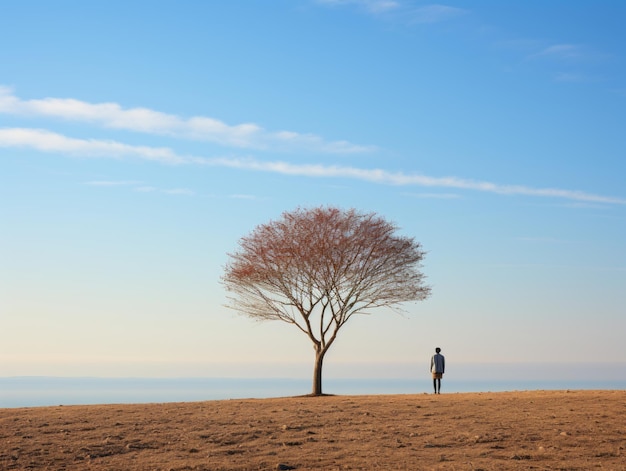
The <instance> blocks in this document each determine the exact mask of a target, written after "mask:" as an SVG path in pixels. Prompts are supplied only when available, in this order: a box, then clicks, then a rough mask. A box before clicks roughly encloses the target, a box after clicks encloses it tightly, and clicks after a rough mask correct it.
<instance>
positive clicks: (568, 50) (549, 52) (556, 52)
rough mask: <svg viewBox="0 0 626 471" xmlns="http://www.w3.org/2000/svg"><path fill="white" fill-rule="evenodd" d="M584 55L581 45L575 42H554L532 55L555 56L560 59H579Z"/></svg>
mask: <svg viewBox="0 0 626 471" xmlns="http://www.w3.org/2000/svg"><path fill="white" fill-rule="evenodd" d="M581 56H582V50H581V48H580V46H576V45H574V44H554V45H552V46H548V47H546V48H544V49H542V50H541V51H539V52H537V53H536V54H533V55H532V56H531V57H548V58H549V57H553V58H559V59H578V58H580V57H581Z"/></svg>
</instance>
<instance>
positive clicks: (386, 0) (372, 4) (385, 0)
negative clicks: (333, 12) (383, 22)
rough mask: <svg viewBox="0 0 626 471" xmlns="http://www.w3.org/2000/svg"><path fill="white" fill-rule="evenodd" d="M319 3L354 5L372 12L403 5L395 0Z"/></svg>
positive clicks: (326, 0)
mask: <svg viewBox="0 0 626 471" xmlns="http://www.w3.org/2000/svg"><path fill="white" fill-rule="evenodd" d="M317 3H320V4H323V5H331V6H344V5H354V6H358V7H360V8H363V9H365V10H366V11H368V12H370V13H383V12H388V11H390V10H396V9H398V8H400V7H401V3H400V2H399V1H395V0H317Z"/></svg>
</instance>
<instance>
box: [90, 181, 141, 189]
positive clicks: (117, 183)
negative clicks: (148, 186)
mask: <svg viewBox="0 0 626 471" xmlns="http://www.w3.org/2000/svg"><path fill="white" fill-rule="evenodd" d="M139 183H141V182H138V181H135V180H119V181H116V180H95V181H90V182H86V183H85V185H89V186H106V187H110V186H134V185H138V184H139Z"/></svg>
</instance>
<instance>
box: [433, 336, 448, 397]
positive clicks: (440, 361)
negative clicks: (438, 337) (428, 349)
mask: <svg viewBox="0 0 626 471" xmlns="http://www.w3.org/2000/svg"><path fill="white" fill-rule="evenodd" d="M439 352H441V348H439V347H437V348H435V354H434V355H433V356H432V357H431V358H430V372H431V373H432V374H433V387H434V388H435V394H441V378H443V374H444V373H445V371H446V359H445V357H444V356H443V355H442V354H441V353H439Z"/></svg>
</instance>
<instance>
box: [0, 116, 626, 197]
mask: <svg viewBox="0 0 626 471" xmlns="http://www.w3.org/2000/svg"><path fill="white" fill-rule="evenodd" d="M0 147H18V148H30V149H35V150H38V151H42V152H54V153H61V154H70V155H75V156H87V157H92V156H97V157H101V158H102V157H107V158H118V159H120V158H140V159H145V160H150V161H156V162H161V163H167V164H195V165H205V166H219V167H228V168H236V169H241V170H249V171H259V172H270V173H277V174H282V175H291V176H303V177H312V178H347V179H353V180H360V181H366V182H371V183H378V184H385V185H396V186H421V187H430V188H455V189H462V190H473V191H481V192H488V193H496V194H501V195H525V196H539V197H548V198H562V199H567V200H572V201H584V202H590V203H605V204H626V199H623V198H616V197H610V196H603V195H597V194H593V193H587V192H583V191H576V190H563V189H559V188H533V187H528V186H523V185H503V184H498V183H492V182H486V181H476V180H469V179H463V178H458V177H431V176H427V175H421V174H415V173H404V172H391V171H388V170H384V169H367V168H359V167H351V166H341V165H321V164H292V163H289V162H283V161H263V160H258V159H253V158H231V157H228V158H227V157H215V158H207V157H196V156H183V155H178V154H176V153H175V152H174V151H172V150H171V149H169V148H159V147H157V148H152V147H147V146H132V145H127V144H122V143H119V142H115V141H99V140H86V139H75V138H69V137H66V136H63V135H61V134H57V133H52V132H49V131H42V130H38V129H34V130H33V129H24V128H17V129H16V128H5V129H0Z"/></svg>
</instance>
